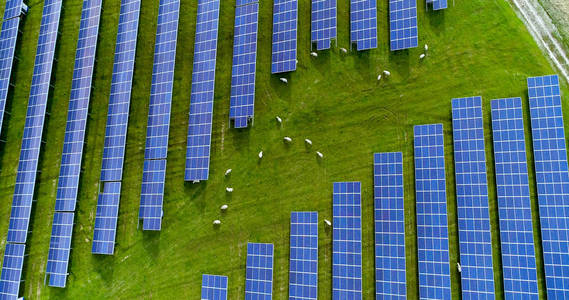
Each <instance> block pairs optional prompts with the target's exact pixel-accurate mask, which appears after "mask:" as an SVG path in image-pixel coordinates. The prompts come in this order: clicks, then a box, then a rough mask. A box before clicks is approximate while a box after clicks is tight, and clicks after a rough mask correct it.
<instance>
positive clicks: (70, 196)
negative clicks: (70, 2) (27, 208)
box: [55, 0, 102, 211]
mask: <svg viewBox="0 0 569 300" xmlns="http://www.w3.org/2000/svg"><path fill="white" fill-rule="evenodd" d="M101 1H102V0H85V1H83V10H82V12H81V21H80V25H79V39H78V41H77V50H76V52H75V67H74V69H73V78H72V80H71V93H70V94H71V97H70V99H69V108H68V112H67V125H66V127H65V138H64V141H63V153H62V154H61V167H60V169H59V181H58V185H57V195H56V200H55V210H56V211H75V205H76V202H77V190H78V187H79V173H80V172H81V160H82V156H83V144H84V142H85V128H86V127H87V114H88V112H89V99H90V96H91V86H92V84H91V83H92V78H93V69H94V65H95V52H96V49H97V36H98V32H99V20H100V17H101Z"/></svg>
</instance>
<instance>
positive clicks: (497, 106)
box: [491, 98, 539, 299]
mask: <svg viewBox="0 0 569 300" xmlns="http://www.w3.org/2000/svg"><path fill="white" fill-rule="evenodd" d="M491 105H492V135H493V138H494V163H495V165H496V187H497V195H498V215H499V218H500V242H501V245H502V247H501V249H502V270H503V272H502V275H503V278H504V298H506V299H515V298H521V297H525V298H526V299H539V292H538V286H537V271H536V261H535V248H534V240H533V224H532V216H531V201H530V190H529V179H528V166H527V158H526V145H525V133H524V120H523V111H522V99H521V98H508V99H498V100H492V104H491Z"/></svg>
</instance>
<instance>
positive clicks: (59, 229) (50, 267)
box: [46, 212, 75, 288]
mask: <svg viewBox="0 0 569 300" xmlns="http://www.w3.org/2000/svg"><path fill="white" fill-rule="evenodd" d="M74 217H75V213H73V212H55V214H54V215H53V225H52V227H51V240H50V243H49V255H48V258H47V267H46V274H47V275H49V283H48V284H49V286H53V287H60V288H64V287H65V283H66V281H67V275H68V273H67V267H68V265H69V253H70V252H71V234H72V233H73V218H74Z"/></svg>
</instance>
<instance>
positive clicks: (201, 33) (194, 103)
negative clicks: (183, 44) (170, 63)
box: [184, 0, 220, 182]
mask: <svg viewBox="0 0 569 300" xmlns="http://www.w3.org/2000/svg"><path fill="white" fill-rule="evenodd" d="M219 6H220V2H219V0H199V1H198V19H197V24H196V39H195V45H194V67H193V73H192V92H191V99H190V116H189V121H188V138H187V146H186V169H185V172H184V173H185V174H184V180H185V181H194V182H195V181H201V180H207V179H208V177H209V162H210V152H211V131H212V121H213V100H214V91H215V66H216V60H217V36H218V29H219Z"/></svg>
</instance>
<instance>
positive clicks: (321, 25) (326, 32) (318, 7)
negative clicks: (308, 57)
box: [311, 0, 337, 50]
mask: <svg viewBox="0 0 569 300" xmlns="http://www.w3.org/2000/svg"><path fill="white" fill-rule="evenodd" d="M336 15H337V13H336V0H313V1H312V20H311V22H312V26H311V29H312V31H311V41H312V43H316V50H325V49H330V45H331V41H332V39H335V38H336V35H337V33H336Z"/></svg>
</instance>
